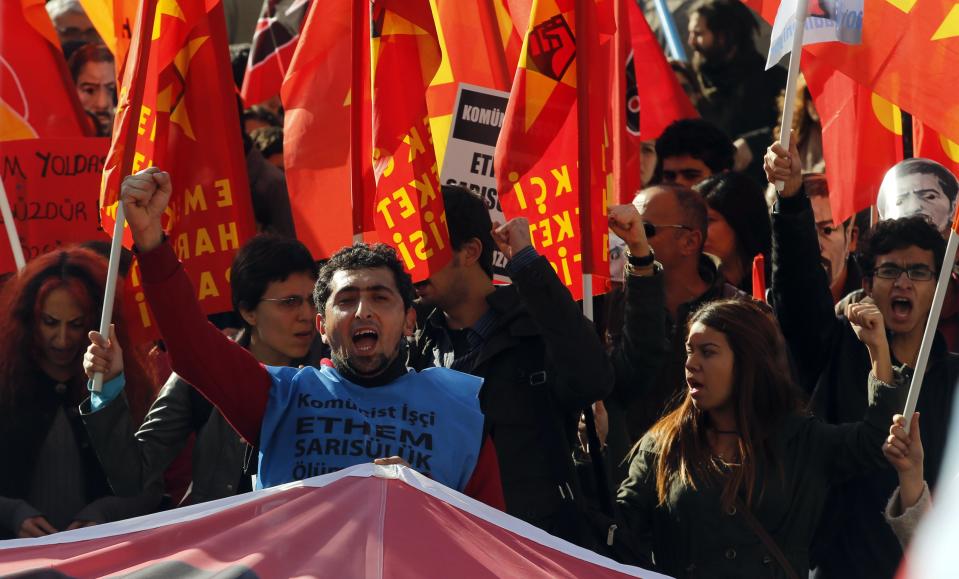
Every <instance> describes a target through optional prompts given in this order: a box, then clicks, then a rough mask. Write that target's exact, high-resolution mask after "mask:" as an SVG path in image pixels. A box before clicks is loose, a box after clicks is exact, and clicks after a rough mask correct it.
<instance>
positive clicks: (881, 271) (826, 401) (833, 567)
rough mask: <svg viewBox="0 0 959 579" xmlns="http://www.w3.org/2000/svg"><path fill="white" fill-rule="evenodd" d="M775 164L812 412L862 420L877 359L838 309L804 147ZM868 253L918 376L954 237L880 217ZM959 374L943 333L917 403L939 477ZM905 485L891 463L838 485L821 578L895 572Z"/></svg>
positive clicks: (878, 297) (799, 357)
mask: <svg viewBox="0 0 959 579" xmlns="http://www.w3.org/2000/svg"><path fill="white" fill-rule="evenodd" d="M765 161H766V173H767V176H768V178H769V181H770V182H775V181H783V182H784V183H785V187H784V189H783V191H782V192H781V193H780V194H779V198H778V200H777V202H776V205H775V207H774V209H773V213H772V226H773V255H772V261H773V274H772V297H773V302H774V309H775V311H776V314H777V317H778V319H779V323H780V326H781V327H782V330H783V335H784V336H785V338H786V342H787V344H788V346H789V348H790V352H791V354H792V357H793V361H794V362H795V367H796V369H797V371H798V375H799V383H800V385H801V386H802V387H803V388H804V389H805V390H806V392H807V393H808V394H809V396H810V402H809V406H810V410H811V411H812V412H813V413H814V414H815V415H817V416H819V417H820V418H822V419H823V420H825V421H826V422H829V423H833V424H842V423H846V422H854V421H857V420H860V419H861V418H862V416H863V415H864V413H865V411H866V407H867V405H868V393H867V390H866V388H862V387H859V386H857V385H858V384H860V382H857V381H859V380H864V379H865V377H866V376H867V374H868V373H869V370H870V362H869V356H868V353H867V351H866V348H865V347H864V346H863V345H862V343H861V342H860V341H859V340H858V339H857V338H856V335H855V332H854V331H853V329H852V327H851V325H850V323H849V321H848V320H846V319H845V317H843V316H841V315H837V313H836V311H835V309H834V307H833V300H832V294H831V293H830V291H829V280H828V279H827V277H826V274H825V271H824V270H823V268H822V266H821V264H820V258H819V245H818V242H817V237H818V234H817V231H816V225H815V222H814V217H813V211H812V208H811V206H810V202H809V198H808V196H807V195H806V194H805V193H804V191H803V186H802V178H801V175H800V166H799V164H800V161H799V155H798V152H797V151H796V149H795V146H794V147H793V148H792V149H791V150H790V151H789V153H788V154H787V153H786V152H785V151H784V150H783V149H782V148H781V147H780V146H779V145H778V144H776V145H773V146H772V147H770V149H769V152H767V155H766V159H765ZM860 253H861V259H860V265H861V266H862V269H863V283H862V287H863V290H864V291H863V293H864V295H865V298H864V299H869V300H872V301H873V302H875V304H876V305H877V306H878V308H879V310H880V312H881V313H882V316H883V320H884V323H885V326H886V331H887V333H888V334H889V349H890V358H891V360H892V362H893V365H894V366H896V367H898V368H900V369H901V370H902V371H903V373H904V374H905V375H906V376H910V375H911V372H912V370H911V368H912V367H914V366H915V364H916V358H917V356H918V352H919V348H920V344H921V342H922V336H923V333H924V330H925V326H926V320H927V318H928V315H929V310H930V308H931V306H932V298H933V294H934V293H935V289H936V283H937V278H938V273H939V268H940V267H941V265H942V260H943V255H944V253H945V241H944V240H943V238H942V236H941V235H940V234H939V232H938V231H937V228H936V227H935V226H934V225H932V224H931V223H930V222H929V221H928V220H927V219H926V218H924V217H923V216H921V215H914V216H911V217H903V218H899V219H890V220H885V221H880V222H879V223H878V224H877V225H876V226H875V227H874V228H873V230H872V231H871V232H870V234H869V235H868V236H867V237H866V238H865V239H864V240H863V241H862V242H861V243H860ZM933 323H935V321H933ZM957 377H959V356H957V355H955V354H951V353H949V351H948V347H947V346H946V343H945V340H944V339H943V338H942V336H941V335H940V334H939V333H938V332H937V333H936V337H935V341H934V342H933V346H932V351H931V354H930V358H929V365H928V367H927V370H926V375H925V376H924V378H923V387H922V391H921V394H920V396H919V402H918V407H917V410H918V411H919V413H920V414H921V417H922V418H921V423H922V437H923V447H924V450H925V465H924V469H925V477H926V479H927V480H929V481H935V480H936V479H937V475H938V471H939V467H940V463H941V461H942V454H943V450H944V447H945V440H946V433H947V431H948V428H949V423H950V419H951V416H950V413H951V409H952V407H953V404H952V400H953V396H954V392H955V384H956V379H957ZM896 486H897V478H896V474H895V472H893V471H892V470H891V469H890V470H887V471H883V472H881V473H876V474H873V475H870V476H869V477H857V478H855V479H851V480H849V481H847V482H846V483H844V484H842V485H838V486H836V487H834V488H833V490H832V491H831V498H830V502H829V503H827V505H826V508H825V509H824V517H823V521H822V523H821V525H820V532H819V533H818V534H817V545H816V546H815V548H814V551H813V556H812V559H813V561H814V563H815V565H816V567H817V569H816V572H815V576H816V577H824V578H833V577H844V578H845V577H870V578H872V577H878V578H886V577H892V576H893V575H894V573H895V571H896V569H897V567H898V565H899V561H900V559H901V556H902V551H901V548H900V546H899V542H898V541H897V539H896V538H895V535H894V534H893V533H892V531H891V530H890V528H889V526H888V525H886V524H884V521H883V517H882V511H883V507H884V506H885V504H886V501H887V500H888V499H889V497H890V496H891V495H892V493H893V490H894V489H895V488H896Z"/></svg>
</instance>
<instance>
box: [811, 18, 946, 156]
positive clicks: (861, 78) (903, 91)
mask: <svg viewBox="0 0 959 579" xmlns="http://www.w3.org/2000/svg"><path fill="white" fill-rule="evenodd" d="M957 37H959V7H957V6H956V5H955V4H954V3H952V2H941V1H940V2H935V1H933V2H917V1H916V0H895V1H892V0H867V2H866V5H865V10H864V14H863V26H862V44H861V45H858V46H846V45H838V44H835V43H826V44H820V45H816V46H812V47H809V48H808V49H807V50H808V51H809V52H811V53H813V54H815V55H816V56H818V57H820V61H824V62H828V63H829V66H831V67H834V68H836V69H838V70H841V71H843V72H844V73H846V74H847V75H848V76H849V77H850V78H853V79H855V80H856V81H858V82H860V83H862V84H863V85H864V86H866V87H868V88H869V89H870V90H872V91H873V92H875V93H876V94H878V95H880V96H881V97H883V98H884V99H886V100H888V101H890V102H893V103H895V104H897V105H899V106H900V107H902V108H903V109H904V110H906V111H909V112H910V113H912V114H913V115H915V116H916V117H917V118H920V119H922V121H923V122H924V123H926V124H927V125H929V126H930V127H932V128H933V129H935V130H936V131H939V132H940V133H942V134H944V135H946V136H947V137H949V138H951V139H953V140H959V107H956V106H955V105H953V104H952V103H954V102H955V95H956V94H957V93H959V77H957V76H956V74H955V72H956V63H957V62H959V41H957Z"/></svg>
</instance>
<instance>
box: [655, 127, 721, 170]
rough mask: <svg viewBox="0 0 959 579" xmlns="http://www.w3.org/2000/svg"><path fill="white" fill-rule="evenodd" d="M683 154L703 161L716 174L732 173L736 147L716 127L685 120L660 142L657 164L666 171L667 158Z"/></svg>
mask: <svg viewBox="0 0 959 579" xmlns="http://www.w3.org/2000/svg"><path fill="white" fill-rule="evenodd" d="M683 155H689V156H690V157H692V158H694V159H699V160H700V161H702V162H703V163H705V164H706V166H707V167H709V170H710V171H712V172H713V173H722V172H723V171H731V170H732V168H733V160H734V158H735V155H736V147H734V146H733V142H732V140H730V138H729V137H728V136H727V135H726V133H724V132H723V131H722V130H721V129H719V127H717V126H716V125H714V124H712V123H710V122H708V121H704V120H702V119H681V120H678V121H675V122H673V123H671V124H670V125H669V126H668V127H666V128H665V129H664V130H663V134H662V135H660V136H659V138H658V139H656V158H657V160H656V163H657V164H658V165H659V167H660V168H662V165H663V160H664V159H667V158H669V157H682V156H683Z"/></svg>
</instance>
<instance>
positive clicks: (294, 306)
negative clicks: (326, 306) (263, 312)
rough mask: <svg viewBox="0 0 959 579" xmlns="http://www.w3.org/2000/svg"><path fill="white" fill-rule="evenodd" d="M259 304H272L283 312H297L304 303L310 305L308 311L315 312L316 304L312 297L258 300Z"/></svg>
mask: <svg viewBox="0 0 959 579" xmlns="http://www.w3.org/2000/svg"><path fill="white" fill-rule="evenodd" d="M260 301H261V302H273V303H275V304H276V305H278V306H280V307H281V308H283V309H285V310H298V309H300V306H302V305H303V304H304V303H307V304H309V305H310V309H313V310H315V309H316V304H314V303H313V297H312V296H296V295H294V296H286V297H285V298H260Z"/></svg>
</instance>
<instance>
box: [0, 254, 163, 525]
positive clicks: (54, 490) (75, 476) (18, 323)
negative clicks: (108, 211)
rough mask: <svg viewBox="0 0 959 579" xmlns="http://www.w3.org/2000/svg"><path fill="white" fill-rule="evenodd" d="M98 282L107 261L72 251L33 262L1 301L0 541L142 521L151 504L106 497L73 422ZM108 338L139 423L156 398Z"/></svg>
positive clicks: (152, 499) (123, 340)
mask: <svg viewBox="0 0 959 579" xmlns="http://www.w3.org/2000/svg"><path fill="white" fill-rule="evenodd" d="M106 277H107V262H106V260H104V259H103V258H102V257H100V256H99V255H97V254H96V253H94V252H93V251H90V250H87V249H81V248H78V247H72V248H68V249H59V250H56V251H52V252H50V253H47V254H45V255H42V256H40V257H38V258H36V259H34V260H33V261H31V262H30V263H28V264H27V266H26V267H25V268H24V269H23V270H22V271H21V272H19V273H18V274H16V275H14V276H13V277H11V278H10V279H8V280H7V281H6V283H5V285H4V287H3V290H2V292H0V311H2V312H3V313H4V314H3V315H4V317H5V320H4V324H3V332H2V333H0V460H2V464H3V470H2V472H3V475H2V476H0V539H10V538H18V537H19V538H30V537H42V536H44V535H49V534H51V533H56V532H58V531H64V530H70V529H76V528H78V527H85V526H89V525H92V524H96V523H104V522H108V521H116V520H120V519H123V518H128V517H133V516H137V515H142V514H145V513H147V512H149V511H150V510H152V509H153V508H154V507H155V506H156V504H157V503H158V502H159V499H160V497H159V494H154V495H152V496H146V495H144V496H137V497H130V498H119V497H116V496H113V493H112V492H111V491H110V487H109V485H108V484H107V479H106V477H105V476H104V468H103V467H102V465H101V464H100V461H98V460H97V456H96V454H95V453H94V452H93V449H92V448H91V445H90V440H89V438H88V436H87V433H86V432H84V430H83V425H82V423H81V422H80V419H79V417H78V415H77V405H78V404H79V403H80V400H82V399H83V397H84V395H85V392H86V390H85V388H84V384H85V382H86V377H85V376H84V375H83V364H82V359H83V347H84V345H85V343H86V334H87V332H88V331H89V330H90V329H92V328H94V327H95V326H96V323H97V321H98V320H99V318H100V310H101V309H102V307H103V306H102V296H103V286H104V283H105V281H106ZM119 312H120V308H119V307H115V312H114V319H117V320H118V321H119V320H120V318H119V317H118V316H119V315H120V314H119ZM112 339H113V340H114V341H116V342H117V343H119V344H122V345H123V347H124V348H125V350H126V352H127V353H126V355H125V356H124V357H125V358H126V364H127V367H128V368H129V369H130V370H129V372H128V381H129V386H128V392H129V398H130V410H129V412H130V413H132V414H133V415H134V416H136V417H139V418H142V417H143V415H144V413H145V411H146V408H147V406H148V405H149V403H150V401H151V400H153V394H154V393H155V390H154V389H153V387H152V385H151V384H150V383H149V381H148V380H147V379H146V377H145V374H144V372H143V371H142V367H141V365H140V364H139V361H138V360H136V355H135V353H134V350H133V348H130V347H129V346H130V343H129V340H128V339H127V336H126V335H125V333H124V332H122V331H120V332H119V333H118V335H117V334H114V335H113V336H112ZM132 494H135V495H139V494H140V493H132Z"/></svg>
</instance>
